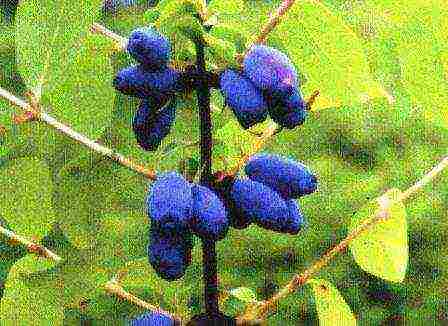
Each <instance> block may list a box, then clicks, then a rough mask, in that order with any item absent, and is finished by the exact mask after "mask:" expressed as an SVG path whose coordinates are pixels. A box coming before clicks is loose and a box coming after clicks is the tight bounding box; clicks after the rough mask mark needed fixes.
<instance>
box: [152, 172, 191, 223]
mask: <svg viewBox="0 0 448 326" xmlns="http://www.w3.org/2000/svg"><path fill="white" fill-rule="evenodd" d="M146 204H147V209H148V216H149V217H150V220H151V223H152V224H154V225H156V226H157V227H162V228H164V229H171V230H179V231H181V230H183V229H186V228H188V226H189V224H190V222H191V218H192V212H193V197H192V193H191V184H190V183H189V182H188V181H187V180H185V179H184V178H183V177H182V176H181V175H180V174H179V173H177V172H168V173H163V174H161V175H159V176H158V177H157V180H156V181H155V182H154V183H153V184H152V185H151V186H150V188H149V193H148V196H147V199H146Z"/></svg>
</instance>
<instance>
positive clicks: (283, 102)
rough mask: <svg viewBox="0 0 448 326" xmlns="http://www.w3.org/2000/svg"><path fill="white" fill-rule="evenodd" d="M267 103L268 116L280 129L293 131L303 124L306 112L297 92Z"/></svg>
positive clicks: (303, 102)
mask: <svg viewBox="0 0 448 326" xmlns="http://www.w3.org/2000/svg"><path fill="white" fill-rule="evenodd" d="M268 103H269V104H268V106H269V116H270V117H271V118H272V120H274V121H275V122H276V123H278V124H279V125H281V126H282V127H285V128H287V129H294V128H295V127H297V126H299V125H301V124H303V123H304V122H305V119H306V116H307V113H308V112H307V111H306V103H305V101H304V100H303V98H302V96H301V94H300V92H299V91H298V90H294V91H293V92H292V93H291V95H286V96H283V97H281V98H277V99H272V100H269V101H268Z"/></svg>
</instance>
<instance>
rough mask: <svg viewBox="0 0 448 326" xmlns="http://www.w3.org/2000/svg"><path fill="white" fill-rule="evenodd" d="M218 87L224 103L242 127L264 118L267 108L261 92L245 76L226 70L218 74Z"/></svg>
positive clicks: (245, 127)
mask: <svg viewBox="0 0 448 326" xmlns="http://www.w3.org/2000/svg"><path fill="white" fill-rule="evenodd" d="M220 88H221V92H222V94H223V96H224V99H225V103H226V104H227V105H228V106H229V107H230V108H231V109H232V111H233V113H234V114H235V116H236V118H237V120H238V122H239V123H240V125H241V126H242V127H243V128H244V129H248V128H250V127H252V126H254V125H255V124H257V123H260V122H263V121H264V120H266V118H267V115H268V110H267V105H266V102H265V100H264V98H263V94H262V93H261V92H260V90H258V89H257V88H256V87H255V86H254V85H253V84H252V82H251V81H250V80H249V79H247V78H246V77H245V76H243V75H241V74H239V73H237V72H235V71H233V70H230V69H229V70H226V71H224V72H223V73H222V74H221V76H220Z"/></svg>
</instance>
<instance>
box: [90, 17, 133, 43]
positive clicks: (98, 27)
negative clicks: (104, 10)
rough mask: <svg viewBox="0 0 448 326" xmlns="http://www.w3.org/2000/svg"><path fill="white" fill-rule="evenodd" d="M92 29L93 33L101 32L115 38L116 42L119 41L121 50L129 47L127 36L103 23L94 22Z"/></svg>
mask: <svg viewBox="0 0 448 326" xmlns="http://www.w3.org/2000/svg"><path fill="white" fill-rule="evenodd" d="M90 31H91V32H92V33H96V34H101V35H104V36H106V37H108V38H110V39H112V40H114V41H115V43H117V46H118V49H119V50H125V49H126V47H127V44H128V40H127V38H125V37H123V36H120V35H118V34H116V33H114V32H112V31H111V30H109V29H107V28H106V27H104V26H103V25H100V24H98V23H93V24H92V26H91V27H90Z"/></svg>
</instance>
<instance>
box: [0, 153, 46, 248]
mask: <svg viewBox="0 0 448 326" xmlns="http://www.w3.org/2000/svg"><path fill="white" fill-rule="evenodd" d="M10 164H11V165H9V166H7V167H6V168H4V169H2V170H0V186H1V189H2V192H1V194H0V215H3V217H4V218H5V219H6V220H7V221H8V225H9V226H10V227H11V229H12V231H14V232H15V233H17V234H19V235H21V236H25V237H28V238H36V239H40V238H42V237H43V236H44V235H46V234H47V232H48V231H49V230H50V228H51V224H52V223H53V222H54V221H55V214H54V211H53V207H52V195H53V194H52V191H53V183H52V179H51V176H50V172H49V170H48V167H47V166H46V165H45V164H43V163H42V162H41V161H39V160H37V159H35V158H30V159H20V160H16V161H15V162H11V163H10Z"/></svg>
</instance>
